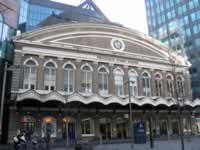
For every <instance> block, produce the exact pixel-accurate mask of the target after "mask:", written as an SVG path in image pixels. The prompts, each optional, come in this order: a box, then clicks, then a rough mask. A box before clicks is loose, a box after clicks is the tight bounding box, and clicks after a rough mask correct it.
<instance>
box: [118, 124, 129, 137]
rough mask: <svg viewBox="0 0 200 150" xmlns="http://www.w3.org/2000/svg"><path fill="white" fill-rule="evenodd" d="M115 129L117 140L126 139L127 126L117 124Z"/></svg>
mask: <svg viewBox="0 0 200 150" xmlns="http://www.w3.org/2000/svg"><path fill="white" fill-rule="evenodd" d="M116 127H117V128H116V129H117V138H127V126H126V123H125V122H123V123H118V124H117V125H116Z"/></svg>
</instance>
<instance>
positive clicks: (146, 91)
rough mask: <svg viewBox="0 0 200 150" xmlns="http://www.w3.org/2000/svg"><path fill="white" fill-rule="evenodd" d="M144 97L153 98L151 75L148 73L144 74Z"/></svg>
mask: <svg viewBox="0 0 200 150" xmlns="http://www.w3.org/2000/svg"><path fill="white" fill-rule="evenodd" d="M142 85H143V95H144V96H151V87H150V75H149V74H148V73H147V72H144V73H143V74H142Z"/></svg>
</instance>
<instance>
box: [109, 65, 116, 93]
mask: <svg viewBox="0 0 200 150" xmlns="http://www.w3.org/2000/svg"><path fill="white" fill-rule="evenodd" d="M109 68H110V73H109V94H113V95H114V94H115V83H114V72H113V71H114V65H113V64H109Z"/></svg>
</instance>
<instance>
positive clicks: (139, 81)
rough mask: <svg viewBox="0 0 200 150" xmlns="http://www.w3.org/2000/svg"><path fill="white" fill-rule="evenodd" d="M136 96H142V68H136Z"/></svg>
mask: <svg viewBox="0 0 200 150" xmlns="http://www.w3.org/2000/svg"><path fill="white" fill-rule="evenodd" d="M137 70H138V96H143V85H142V71H143V70H142V68H138V69H137Z"/></svg>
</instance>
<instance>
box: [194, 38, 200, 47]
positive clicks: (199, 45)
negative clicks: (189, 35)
mask: <svg viewBox="0 0 200 150" xmlns="http://www.w3.org/2000/svg"><path fill="white" fill-rule="evenodd" d="M194 43H195V46H196V47H200V38H197V39H195V40H194Z"/></svg>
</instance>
